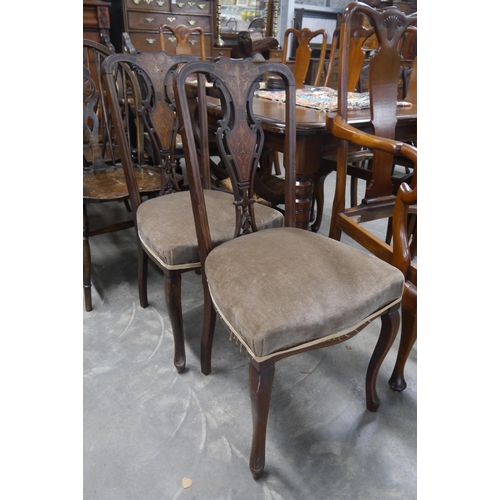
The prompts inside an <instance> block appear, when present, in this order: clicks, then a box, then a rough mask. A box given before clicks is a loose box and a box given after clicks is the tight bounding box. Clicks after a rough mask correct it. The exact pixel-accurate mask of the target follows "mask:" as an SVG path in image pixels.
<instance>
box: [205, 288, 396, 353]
mask: <svg viewBox="0 0 500 500" xmlns="http://www.w3.org/2000/svg"><path fill="white" fill-rule="evenodd" d="M209 289H210V287H209ZM210 295H212V294H211V293H210ZM399 302H401V298H399V299H396V300H395V301H394V302H391V303H390V304H387V305H386V306H384V307H383V308H382V309H379V310H378V311H376V312H374V313H373V314H370V316H367V317H366V318H365V319H363V320H362V321H360V322H359V323H358V324H356V325H354V326H352V327H349V328H346V329H344V330H342V331H340V332H336V333H332V334H330V335H327V336H326V337H321V338H320V339H315V340H310V341H309V342H305V343H304V344H300V345H297V346H294V347H290V348H289V349H285V350H283V351H277V352H273V353H272V354H267V355H266V356H262V357H259V356H256V355H255V354H254V353H253V351H252V349H251V348H250V346H249V345H248V344H247V343H246V342H245V341H244V340H243V339H242V338H241V336H240V335H239V334H238V332H237V331H236V330H235V329H234V328H233V327H232V325H231V324H230V323H229V321H228V320H227V319H226V318H225V316H224V315H223V314H222V313H221V311H220V309H219V308H218V307H217V304H216V303H215V302H214V300H213V297H212V303H213V305H214V307H215V310H216V311H217V313H218V314H219V316H220V317H221V318H222V320H223V321H224V323H226V325H227V326H228V328H229V329H230V330H231V332H232V333H233V334H234V336H235V337H236V338H237V339H238V340H239V341H240V342H241V344H243V346H244V347H245V349H246V350H247V351H248V354H249V355H250V356H251V357H252V358H253V359H255V361H257V362H258V363H261V362H262V361H266V360H267V359H271V358H273V357H275V356H279V355H281V354H287V353H289V352H294V351H298V350H300V349H303V348H304V347H312V346H314V345H316V344H321V343H323V342H326V341H327V340H332V339H335V338H337V337H342V336H343V335H347V334H348V333H351V332H355V331H356V330H357V329H358V328H359V327H360V326H362V325H364V324H366V323H370V322H371V321H373V320H374V319H376V318H377V317H378V316H380V315H381V314H382V313H384V312H385V311H387V309H390V308H391V307H392V306H394V305H396V304H398V303H399ZM356 333H357V332H356Z"/></svg>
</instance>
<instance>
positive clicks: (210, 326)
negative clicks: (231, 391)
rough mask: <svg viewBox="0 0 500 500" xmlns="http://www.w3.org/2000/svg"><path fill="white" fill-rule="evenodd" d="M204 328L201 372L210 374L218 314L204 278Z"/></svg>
mask: <svg viewBox="0 0 500 500" xmlns="http://www.w3.org/2000/svg"><path fill="white" fill-rule="evenodd" d="M203 295H204V300H203V303H204V308H203V330H202V332H201V352H200V359H201V373H203V375H210V372H211V371H212V344H213V341H214V331H215V320H216V318H217V315H216V313H215V308H214V305H213V302H212V297H211V296H210V291H209V290H208V284H207V280H206V278H205V277H204V278H203Z"/></svg>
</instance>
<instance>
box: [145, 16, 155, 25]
mask: <svg viewBox="0 0 500 500" xmlns="http://www.w3.org/2000/svg"><path fill="white" fill-rule="evenodd" d="M144 21H146V22H147V23H149V24H151V23H154V22H155V18H154V17H145V18H144Z"/></svg>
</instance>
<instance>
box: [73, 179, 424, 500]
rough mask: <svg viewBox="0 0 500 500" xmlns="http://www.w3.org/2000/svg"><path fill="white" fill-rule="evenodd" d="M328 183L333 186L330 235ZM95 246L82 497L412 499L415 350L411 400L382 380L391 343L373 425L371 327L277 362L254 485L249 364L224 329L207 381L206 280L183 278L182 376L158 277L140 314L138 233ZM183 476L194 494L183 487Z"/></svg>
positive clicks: (103, 209) (94, 216)
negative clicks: (203, 341) (202, 351)
mask: <svg viewBox="0 0 500 500" xmlns="http://www.w3.org/2000/svg"><path fill="white" fill-rule="evenodd" d="M334 184H335V175H334V174H333V175H331V176H329V178H328V179H327V196H326V203H325V206H326V213H325V217H324V220H323V224H322V228H321V232H323V233H325V234H326V233H327V231H328V227H329V222H330V216H329V208H330V206H331V199H332V196H333V195H332V192H333V191H332V190H333V186H334ZM112 205H114V206H111V205H108V206H105V205H99V206H97V205H95V206H91V207H89V216H90V220H91V224H92V222H94V223H95V224H99V223H100V221H101V220H103V219H106V218H107V217H113V216H116V215H118V214H125V211H124V208H123V206H122V205H121V204H112ZM380 230H383V228H380ZM344 241H346V242H347V243H349V244H352V243H351V242H349V241H348V240H344ZM90 245H91V252H92V280H93V304H94V309H93V311H91V312H85V311H83V396H84V401H83V430H84V435H83V491H84V494H83V498H84V499H88V500H90V499H95V500H115V499H116V500H139V499H141V500H174V499H186V500H187V499H189V500H194V499H198V500H201V499H206V500H219V499H228V500H229V499H236V498H238V499H245V500H252V499H255V500H261V499H269V500H271V499H272V500H302V499H311V498H314V499H338V500H342V499H349V500H351V499H352V500H354V499H359V500H366V499H369V500H378V499H380V500H390V499H397V500H400V499H404V500H411V499H416V498H417V425H416V424H417V378H416V374H417V367H416V365H417V346H415V347H414V348H413V351H412V354H411V356H410V359H409V360H408V363H407V367H406V380H407V383H408V388H407V389H406V390H405V391H404V392H402V393H394V392H393V391H391V389H390V388H389V386H388V383H387V382H388V379H389V377H390V374H391V372H392V369H393V366H394V361H395V357H396V352H397V347H398V343H399V339H397V340H396V342H395V344H394V346H393V347H392V349H391V351H390V353H389V355H388V356H387V358H386V360H385V362H384V364H383V366H382V368H381V371H380V374H379V379H378V393H379V397H380V399H381V405H380V409H379V410H378V412H377V413H370V412H369V411H367V410H366V407H365V402H364V401H365V399H364V378H365V372H366V368H367V365H368V360H369V358H370V355H371V352H372V350H373V347H374V345H375V342H376V338H377V335H378V331H379V328H380V323H379V321H376V322H374V323H372V324H371V325H370V326H369V327H367V328H366V329H365V330H364V331H362V332H361V333H360V334H358V335H357V336H356V337H354V338H353V339H351V340H349V341H348V342H346V343H343V344H340V345H337V346H333V347H330V348H327V349H321V350H317V351H313V352H308V353H304V354H300V355H296V356H292V357H290V358H287V359H285V360H282V361H280V362H279V363H278V364H277V366H276V375H275V379H274V386H273V394H272V400H271V409H270V417H269V423H268V437H267V447H266V471H265V475H264V477H263V478H262V479H261V480H259V481H254V480H253V478H252V476H251V474H250V471H249V469H248V456H249V452H250V442H251V411H250V401H249V396H248V361H247V359H246V356H245V353H244V352H240V350H239V347H238V346H236V345H235V344H234V342H231V341H230V340H229V334H228V333H227V331H226V329H225V328H224V327H223V326H222V324H221V323H220V322H218V324H217V328H216V335H215V342H214V348H213V370H212V373H211V374H210V375H209V376H204V375H203V374H201V371H200V366H199V361H200V360H199V336H200V326H201V320H202V290H201V279H200V276H198V275H197V274H195V273H194V272H191V273H186V274H184V276H183V288H182V297H183V308H184V322H185V334H186V351H187V370H186V372H185V373H183V374H181V375H179V374H178V373H177V371H176V370H175V368H174V365H173V339H172V334H171V328H170V323H169V320H168V316H167V312H166V307H165V302H164V294H163V275H162V273H161V272H159V271H158V269H157V268H156V267H155V266H154V265H150V267H149V274H148V277H149V282H148V291H149V302H150V306H149V307H148V308H146V309H142V308H141V307H140V305H139V301H138V293H137V279H136V242H135V237H134V232H133V229H128V230H125V231H122V232H119V233H114V234H108V235H101V236H97V237H95V238H92V239H91V242H90ZM276 294H279V289H277V290H276ZM186 478H187V479H189V480H190V481H191V482H192V484H191V486H189V487H187V488H186V487H184V486H183V480H184V481H186Z"/></svg>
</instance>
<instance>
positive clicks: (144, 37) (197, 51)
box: [130, 31, 212, 58]
mask: <svg viewBox="0 0 500 500" xmlns="http://www.w3.org/2000/svg"><path fill="white" fill-rule="evenodd" d="M130 39H131V40H132V45H133V46H134V48H135V49H136V50H137V51H141V50H144V51H147V52H159V51H160V50H161V47H160V36H159V35H158V33H148V32H146V31H143V32H136V33H130ZM203 39H204V42H205V54H206V56H207V58H210V56H211V54H212V38H211V37H210V36H205V37H203ZM189 40H190V45H191V55H193V56H198V57H201V48H200V36H199V35H196V36H195V35H192V36H191V37H189ZM191 40H193V43H191ZM165 42H166V43H165V49H166V51H167V53H168V54H172V55H173V54H175V48H176V46H177V44H176V42H175V38H174V39H173V40H171V39H170V35H165Z"/></svg>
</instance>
